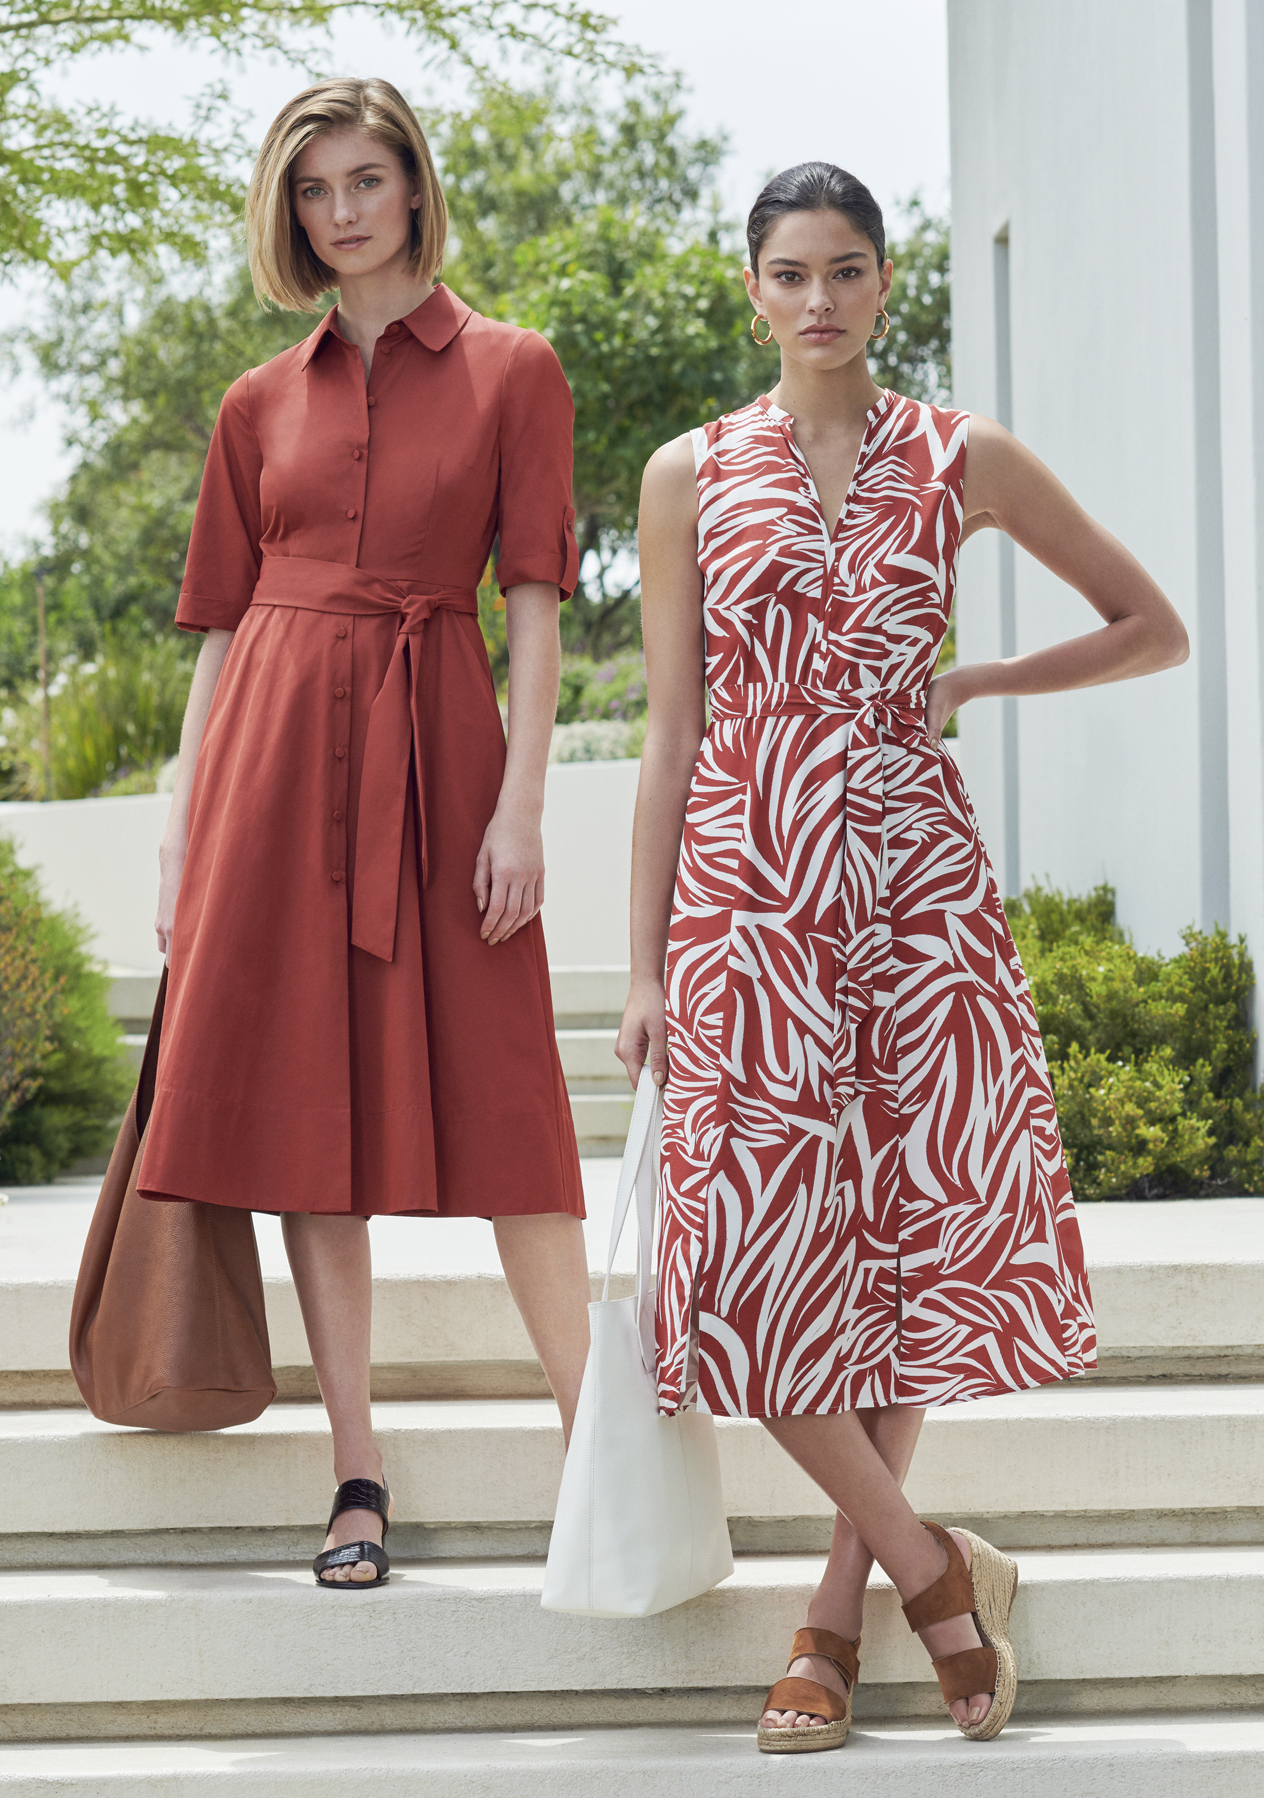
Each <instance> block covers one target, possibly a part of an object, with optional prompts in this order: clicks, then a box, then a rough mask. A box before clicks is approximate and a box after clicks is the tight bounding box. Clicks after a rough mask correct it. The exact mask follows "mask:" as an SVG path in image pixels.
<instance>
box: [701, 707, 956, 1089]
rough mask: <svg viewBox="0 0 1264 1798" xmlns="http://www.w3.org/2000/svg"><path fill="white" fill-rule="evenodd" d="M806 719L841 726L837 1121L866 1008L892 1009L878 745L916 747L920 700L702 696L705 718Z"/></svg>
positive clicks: (921, 728) (852, 1076)
mask: <svg viewBox="0 0 1264 1798" xmlns="http://www.w3.org/2000/svg"><path fill="white" fill-rule="evenodd" d="M796 713H798V714H802V713H807V714H810V715H812V716H823V717H834V716H837V717H838V718H840V719H841V720H843V721H845V722H846V723H848V724H849V725H850V727H851V728H850V729H849V731H848V733H847V746H846V748H845V749H844V751H843V764H842V775H843V846H842V869H841V876H840V880H839V920H838V933H837V945H838V963H839V965H838V978H837V986H836V1007H837V1012H838V1020H839V1024H840V1029H839V1031H838V1034H837V1039H836V1040H837V1042H838V1049H837V1053H836V1059H835V1063H834V1092H833V1101H832V1104H831V1107H830V1112H831V1116H832V1118H833V1119H834V1121H835V1122H837V1119H838V1114H839V1112H840V1111H842V1110H843V1109H844V1108H845V1107H846V1106H847V1105H849V1104H850V1103H851V1101H852V1100H853V1099H854V1098H855V1096H856V1042H857V1037H858V1034H859V1031H860V1027H861V1025H862V1024H863V1023H864V1021H865V1019H866V1017H867V1016H868V1014H869V1013H870V1012H871V1011H872V1010H873V1008H874V1005H875V1004H884V1005H890V1004H894V1001H895V976H894V969H893V966H892V962H891V897H890V891H889V887H888V868H887V792H886V770H885V766H884V762H883V744H884V742H885V741H886V739H887V738H888V737H891V738H894V739H895V740H896V741H903V742H908V741H910V740H913V741H918V742H922V743H925V742H927V741H928V738H927V735H926V694H925V692H924V691H923V692H908V691H906V692H895V691H892V692H888V691H887V690H886V689H885V688H882V687H874V688H872V689H870V690H868V691H865V690H862V689H861V688H859V687H844V688H837V689H835V690H833V691H828V692H823V691H821V690H820V689H810V688H805V687H797V686H791V685H789V684H780V685H771V684H770V685H768V686H748V687H746V688H743V689H739V690H738V691H736V692H734V693H731V694H725V693H723V692H714V693H712V695H711V715H712V717H713V718H715V719H726V720H727V719H741V718H768V717H781V716H788V715H789V716H792V715H794V714H796Z"/></svg>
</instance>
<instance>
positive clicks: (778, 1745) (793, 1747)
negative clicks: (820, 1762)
mask: <svg viewBox="0 0 1264 1798" xmlns="http://www.w3.org/2000/svg"><path fill="white" fill-rule="evenodd" d="M850 1728H851V1706H850V1705H848V1707H847V1715H846V1716H845V1717H838V1718H836V1720H835V1721H834V1722H833V1723H808V1724H805V1725H804V1727H803V1728H802V1729H763V1728H760V1729H757V1730H756V1731H755V1746H756V1747H757V1748H760V1749H762V1751H763V1752H764V1753H765V1754H812V1753H814V1752H816V1750H818V1749H823V1748H841V1747H842V1745H843V1743H844V1742H845V1741H846V1740H847V1731H848V1730H849V1729H850Z"/></svg>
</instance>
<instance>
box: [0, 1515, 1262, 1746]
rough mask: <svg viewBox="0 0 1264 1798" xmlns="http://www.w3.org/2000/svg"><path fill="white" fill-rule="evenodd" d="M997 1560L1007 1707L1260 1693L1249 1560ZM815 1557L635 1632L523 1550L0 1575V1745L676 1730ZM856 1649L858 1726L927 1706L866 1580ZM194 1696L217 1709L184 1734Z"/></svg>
mask: <svg viewBox="0 0 1264 1798" xmlns="http://www.w3.org/2000/svg"><path fill="white" fill-rule="evenodd" d="M1017 1559H1018V1563H1019V1579H1020V1584H1019V1592H1018V1600H1017V1603H1016V1606H1015V1610H1014V1615H1013V1620H1012V1634H1013V1638H1014V1642H1015V1649H1016V1653H1017V1655H1018V1658H1019V1665H1020V1677H1021V1678H1022V1680H1023V1691H1022V1695H1021V1703H1022V1706H1023V1713H1022V1714H1023V1715H1024V1716H1032V1715H1039V1714H1049V1713H1054V1714H1058V1715H1062V1716H1067V1715H1070V1714H1074V1713H1080V1712H1084V1711H1086V1710H1094V1711H1106V1712H1115V1713H1118V1712H1121V1711H1124V1710H1132V1711H1138V1712H1142V1711H1147V1710H1154V1709H1158V1710H1162V1711H1173V1710H1175V1711H1180V1710H1201V1709H1208V1708H1213V1707H1214V1708H1222V1709H1223V1708H1229V1707H1232V1706H1238V1707H1243V1708H1245V1707H1254V1706H1257V1705H1259V1704H1260V1702H1261V1700H1262V1699H1264V1549H1259V1548H1235V1549H1213V1548H1188V1549H1132V1550H1119V1549H1079V1550H1062V1551H1055V1552H1049V1553H1026V1554H1022V1553H1020V1554H1019V1556H1018V1557H1017ZM821 1567H822V1562H821V1560H820V1559H818V1558H815V1557H813V1558H811V1559H807V1558H796V1557H791V1556H781V1557H768V1558H759V1557H750V1558H744V1559H742V1560H739V1562H738V1565H737V1568H736V1570H735V1572H734V1573H733V1575H732V1577H731V1578H730V1579H728V1580H726V1581H725V1583H724V1585H722V1586H720V1587H717V1588H716V1589H715V1590H714V1591H713V1592H709V1593H706V1594H704V1595H703V1596H702V1597H700V1598H697V1599H694V1600H693V1601H691V1602H690V1603H688V1604H685V1605H681V1606H678V1607H677V1608H676V1609H675V1610H672V1611H667V1612H664V1613H663V1614H661V1615H660V1616H657V1617H652V1618H644V1619H635V1620H627V1619H607V1618H590V1617H573V1616H566V1615H563V1614H560V1613H556V1612H549V1611H544V1610H541V1608H540V1602H539V1600H540V1589H541V1582H542V1578H543V1566H542V1563H540V1562H539V1561H535V1560H520V1561H431V1562H426V1563H421V1564H416V1563H413V1564H408V1563H402V1564H401V1563H399V1562H396V1563H395V1566H394V1568H393V1570H392V1576H391V1583H390V1584H389V1585H388V1586H386V1587H384V1588H383V1589H382V1590H381V1591H380V1592H373V1593H355V1594H347V1593H339V1594H337V1595H336V1596H331V1595H330V1594H329V1593H328V1592H325V1591H322V1590H320V1589H319V1588H318V1587H317V1585H316V1584H315V1582H314V1580H313V1578H312V1575H311V1572H310V1569H309V1568H308V1567H306V1566H301V1565H300V1566H295V1565H286V1566H277V1565H259V1566H252V1567H251V1566H241V1567H230V1568H191V1567H130V1568H123V1567H111V1568H105V1569H98V1570H94V1571H87V1570H76V1571H73V1572H68V1571H57V1570H31V1571H10V1572H4V1573H0V1640H3V1642H4V1644H5V1654H4V1656H3V1657H2V1658H0V1735H3V1736H4V1737H5V1738H7V1739H9V1740H15V1739H32V1738H34V1737H42V1738H44V1739H49V1738H52V1737H56V1736H62V1737H63V1738H65V1737H75V1738H79V1739H86V1738H91V1737H93V1736H95V1735H99V1734H102V1733H105V1734H113V1735H120V1734H123V1733H127V1734H142V1735H143V1734H146V1733H162V1734H166V1735H172V1736H176V1735H191V1734H192V1735H196V1734H201V1733H212V1734H218V1733H221V1732H222V1733H229V1732H230V1730H231V1733H234V1734H303V1733H308V1732H309V1731H310V1730H311V1728H312V1727H313V1725H312V1718H313V1716H320V1717H321V1718H322V1721H321V1722H319V1723H317V1724H315V1728H317V1729H335V1730H348V1729H371V1730H376V1729H392V1728H427V1727H428V1728H432V1729H451V1728H460V1727H463V1726H464V1727H474V1728H482V1729H522V1728H524V1727H531V1728H536V1729H554V1728H565V1729H570V1728H576V1727H584V1726H587V1727H601V1726H604V1725H607V1724H609V1723H611V1722H633V1721H640V1722H668V1721H678V1720H682V1719H681V1711H680V1705H681V1702H682V1694H687V1695H690V1703H691V1705H692V1715H691V1716H689V1717H686V1718H684V1719H683V1720H685V1721H695V1722H707V1721H714V1720H717V1719H718V1720H727V1719H730V1718H738V1719H741V1718H746V1719H748V1718H749V1716H750V1714H751V1705H752V1703H754V1702H757V1699H758V1696H759V1695H760V1694H762V1692H763V1690H765V1689H766V1687H767V1685H768V1684H769V1682H770V1681H771V1680H772V1679H774V1678H776V1677H777V1676H778V1675H779V1674H780V1673H781V1671H782V1668H783V1666H784V1660H783V1657H784V1654H785V1651H786V1644H787V1643H788V1642H789V1641H790V1638H791V1636H792V1634H793V1631H794V1630H795V1628H796V1627H798V1626H799V1625H800V1624H801V1623H802V1621H803V1618H804V1615H805V1612H806V1606H807V1603H808V1599H809V1596H810V1594H811V1592H812V1590H813V1588H814V1586H815V1584H816V1582H817V1580H818V1579H819V1577H820V1572H821ZM864 1644H865V1645H864V1655H863V1672H862V1678H861V1685H860V1688H859V1693H858V1699H857V1703H858V1705H860V1704H861V1701H862V1700H863V1714H864V1715H866V1716H869V1717H873V1716H910V1715H913V1716H917V1715H934V1714H935V1712H936V1710H937V1708H938V1689H937V1688H936V1687H935V1686H934V1685H933V1682H932V1680H931V1678H930V1674H929V1667H928V1663H927V1659H926V1655H925V1651H924V1650H923V1649H922V1647H921V1645H920V1643H919V1642H918V1640H917V1638H916V1637H914V1636H912V1635H911V1634H910V1632H909V1630H908V1627H907V1625H906V1623H905V1621H904V1618H903V1615H902V1613H901V1611H900V1608H899V1603H898V1598H897V1595H896V1593H895V1591H894V1589H893V1588H892V1587H891V1586H890V1585H888V1584H887V1583H886V1582H885V1581H884V1580H880V1579H875V1580H873V1581H872V1582H871V1589H870V1592H869V1595H868V1600H867V1603H866V1609H865V1628H864ZM383 1694H387V1695H390V1696H385V1697H384V1696H383ZM524 1695H530V1697H527V1696H524ZM333 1699H337V1700H339V1702H340V1704H341V1705H342V1706H343V1708H341V1709H339V1707H338V1706H335V1707H334V1709H333V1711H332V1712H331V1711H330V1710H329V1704H330V1701H331V1700H333ZM346 1700H356V1701H357V1702H356V1704H355V1705H354V1706H353V1707H351V1709H347V1708H346V1707H345V1702H344V1701H346ZM206 1705H214V1706H218V1707H219V1709H218V1711H216V1712H214V1713H211V1712H206V1713H204V1714H203V1716H202V1719H201V1721H199V1712H200V1707H203V1706H206ZM154 1707H162V1709H161V1711H157V1710H155V1709H154ZM357 1716H358V1717H359V1721H358V1722H357V1721H355V1718H356V1717H357ZM146 1717H148V1718H149V1719H150V1721H149V1723H148V1724H146ZM217 1717H218V1718H219V1719H220V1721H219V1723H218V1724H217V1723H216V1718H217ZM230 1718H231V1719H232V1721H231V1722H229V1726H228V1728H227V1729H225V1728H224V1724H225V1722H228V1720H229V1719H230ZM204 1725H205V1727H203V1726H204Z"/></svg>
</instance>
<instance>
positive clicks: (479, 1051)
mask: <svg viewBox="0 0 1264 1798" xmlns="http://www.w3.org/2000/svg"><path fill="white" fill-rule="evenodd" d="M572 421H573V406H572V402H571V395H570V390H569V388H568V387H567V384H566V379H565V376H564V375H563V373H562V370H561V367H560V366H559V364H558V361H557V358H556V356H555V355H554V353H553V351H552V349H551V348H550V347H549V345H548V344H547V343H546V342H545V341H544V339H543V338H542V337H539V336H537V335H536V334H535V333H533V332H530V331H522V330H519V329H517V328H516V327H514V326H512V325H506V324H500V323H497V322H494V321H493V320H490V319H485V318H482V317H481V316H480V315H479V314H478V313H476V312H473V311H471V309H470V308H469V307H468V306H466V305H465V304H463V302H462V301H461V300H459V299H458V298H457V297H456V295H455V294H453V293H452V292H451V291H450V290H449V289H448V288H446V287H443V286H439V287H436V288H435V289H434V291H433V292H432V293H431V294H430V295H429V296H428V297H427V299H426V300H425V301H424V302H423V303H422V305H420V306H419V307H418V308H417V310H416V311H415V312H413V313H412V314H410V316H409V317H408V318H405V319H401V320H399V321H398V322H397V323H395V324H392V325H390V326H388V327H387V330H386V332H385V333H384V334H383V336H382V337H381V338H380V339H379V340H378V342H377V345H376V346H375V349H374V353H373V362H372V369H371V372H370V375H369V379H368V383H367V385H366V383H365V376H364V363H363V361H362V359H361V356H360V352H359V350H358V349H357V348H356V347H355V345H354V344H351V343H349V342H347V341H346V340H345V339H344V338H343V337H342V336H341V335H340V334H339V332H338V329H337V325H336V314H335V313H330V315H329V316H328V317H327V318H325V319H324V320H323V321H322V323H321V324H320V325H319V326H318V327H317V329H316V330H315V331H314V332H313V333H312V335H311V336H310V337H309V338H307V339H306V341H305V342H303V343H301V344H299V345H297V346H296V347H295V348H293V349H290V350H287V351H285V352H284V353H283V354H282V355H280V356H277V357H276V358H275V359H274V360H273V361H271V362H269V363H267V364H266V365H265V366H264V367H263V368H259V369H253V370H251V371H250V373H248V374H246V375H243V376H242V377H241V379H240V380H239V381H236V382H235V383H234V384H233V386H232V387H230V388H229V390H228V392H227V394H226V395H225V396H224V401H223V405H222V407H221V409H220V415H219V420H218V422H217V424H216V427H215V433H214V437H213V440H212V443H211V448H210V453H209V456H208V459H207V464H206V473H205V475H204V477H203V481H202V490H201V494H200V497H199V500H198V507H197V517H196V521H195V523H194V527H193V536H192V541H191V543H190V547H189V558H188V564H187V568H186V572H185V579H184V585H183V588H182V590H181V594H180V603H179V609H178V611H177V614H176V621H177V623H178V624H179V625H181V626H182V627H183V628H184V629H186V630H207V629H212V628H215V629H225V630H232V631H234V632H235V635H234V637H233V641H232V645H231V648H230V649H229V653H228V656H227V658H226V660H225V663H224V668H223V672H222V674H221V676H220V680H219V685H218V687H217V688H216V692H215V699H214V703H213V705H212V708H211V713H210V716H209V718H208V720H207V725H206V730H205V734H204V736H203V739H202V746H201V751H200V753H199V756H198V765H197V775H196V779H195V782H194V787H193V797H192V806H191V810H190V815H189V846H188V858H187V860H186V863H185V868H184V875H183V879H182V883H181V888H180V896H179V902H178V904H177V908H176V916H175V926H174V931H173V938H172V948H171V956H170V974H169V985H168V998H167V1010H166V1016H165V1018H164V1023H163V1037H162V1047H161V1054H160V1059H159V1064H158V1078H157V1088H156V1093H155V1099H154V1107H153V1113H152V1116H151V1120H150V1125H149V1133H148V1139H147V1142H146V1147H145V1154H144V1160H143V1163H142V1169H141V1178H140V1183H139V1184H140V1190H141V1192H142V1193H144V1194H145V1195H146V1196H147V1197H149V1198H155V1199H164V1198H166V1199H202V1200H206V1201H209V1202H210V1203H212V1204H217V1205H237V1206H242V1207H245V1208H247V1209H250V1210H256V1211H304V1212H343V1213H347V1212H349V1213H352V1214H355V1215H359V1216H368V1215H371V1214H374V1213H381V1212H413V1213H434V1212H438V1213H441V1214H447V1215H454V1214H455V1215H474V1216H481V1217H494V1216H506V1215H509V1216H512V1215H525V1214H529V1213H537V1212H549V1211H566V1212H570V1213H572V1214H573V1215H575V1216H579V1217H582V1216H583V1197H582V1190H581V1186H580V1176H579V1161H578V1155H577V1151H576V1146H575V1133H574V1129H573V1126H572V1123H571V1114H570V1104H569V1100H568V1098H567V1094H566V1087H565V1083H564V1080H563V1078H562V1071H561V1066H560V1063H559V1060H558V1054H557V1045H556V1041H555V1038H554V1034H553V1012H552V1003H551V1000H550V995H549V974H548V961H547V957H546V954H545V947H544V936H543V932H542V929H541V926H540V922H539V919H538V918H537V919H535V920H533V921H532V923H530V924H529V925H527V926H525V927H524V928H523V929H521V930H519V931H518V932H517V933H516V934H515V935H514V936H512V937H510V938H509V939H508V941H506V942H504V943H500V944H497V945H496V946H494V947H492V946H489V945H487V944H485V943H484V942H483V941H482V940H481V939H480V937H479V923H480V920H479V914H478V910H477V908H476V906H475V902H474V896H473V890H472V882H473V877H474V864H475V861H476V859H477V856H478V851H479V848H480V845H481V843H482V839H483V833H484V831H485V829H486V827H487V824H488V822H489V820H490V818H491V816H492V813H493V811H494V810H495V806H496V800H497V796H498V794H499V791H500V783H501V779H502V776H503V772H504V760H505V742H504V731H503V729H502V726H501V720H500V713H499V710H498V708H497V704H496V695H495V692H494V690H493V686H492V680H491V674H490V670H489V668H488V662H487V654H486V650H485V649H484V646H483V639H482V636H481V633H480V631H479V625H478V616H477V603H476V588H477V585H478V582H479V579H480V577H481V575H482V572H483V570H484V569H485V567H486V565H487V560H488V555H489V553H491V552H492V549H493V545H494V544H496V545H498V548H497V554H498V565H497V573H498V578H499V581H500V585H501V587H502V589H503V588H507V587H511V586H513V585H515V584H516V583H519V582H524V581H545V582H550V583H555V584H556V585H557V586H558V587H559V588H560V589H561V591H562V593H563V594H567V593H569V592H571V591H572V590H573V588H574V585H575V580H576V576H577V573H578V557H577V553H576V548H575V538H574V532H573V528H572V525H573V518H574V514H573V512H572V511H571V506H570V500H571V426H572Z"/></svg>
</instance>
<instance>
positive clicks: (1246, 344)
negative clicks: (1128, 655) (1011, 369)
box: [1213, 0, 1264, 1021]
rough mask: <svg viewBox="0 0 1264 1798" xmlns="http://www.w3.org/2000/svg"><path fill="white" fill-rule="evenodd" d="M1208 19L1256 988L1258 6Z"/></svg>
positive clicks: (1261, 513)
mask: <svg viewBox="0 0 1264 1798" xmlns="http://www.w3.org/2000/svg"><path fill="white" fill-rule="evenodd" d="M1213 19H1214V70H1215V132H1216V141H1215V149H1216V210H1217V222H1218V231H1217V238H1218V252H1217V275H1218V282H1217V285H1218V287H1219V337H1220V383H1219V392H1220V431H1221V447H1222V453H1221V464H1222V484H1223V512H1224V577H1225V597H1224V610H1225V641H1226V663H1225V713H1226V724H1227V734H1228V749H1229V754H1228V769H1227V794H1228V816H1229V821H1230V828H1229V868H1228V882H1229V904H1228V917H1227V919H1226V922H1227V923H1228V924H1229V925H1230V928H1231V929H1232V930H1233V931H1234V932H1235V933H1237V932H1242V933H1243V934H1245V936H1246V938H1247V941H1248V943H1249V945H1250V948H1251V954H1252V956H1253V957H1254V960H1255V967H1256V973H1257V975H1258V976H1259V977H1260V978H1261V979H1264V630H1262V628H1261V609H1262V607H1264V4H1261V0H1215V6H1214V14H1213ZM1259 1010H1260V1008H1258V1007H1257V1021H1258V1016H1259Z"/></svg>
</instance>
